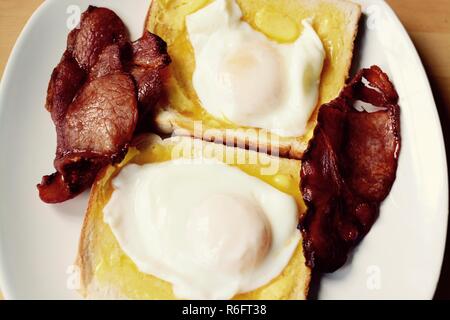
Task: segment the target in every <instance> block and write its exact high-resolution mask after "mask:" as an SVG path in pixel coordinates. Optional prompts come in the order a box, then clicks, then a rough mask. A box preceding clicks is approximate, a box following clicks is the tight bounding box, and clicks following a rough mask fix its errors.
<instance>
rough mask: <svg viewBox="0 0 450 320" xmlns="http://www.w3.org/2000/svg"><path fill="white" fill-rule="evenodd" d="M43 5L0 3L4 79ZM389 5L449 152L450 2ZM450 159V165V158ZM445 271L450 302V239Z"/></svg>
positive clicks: (440, 292) (441, 290) (395, 1)
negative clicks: (418, 66)
mask: <svg viewBox="0 0 450 320" xmlns="http://www.w3.org/2000/svg"><path fill="white" fill-rule="evenodd" d="M42 2H43V1H42V0H0V76H1V75H2V74H3V68H4V66H5V64H6V62H7V59H8V56H9V54H10V51H11V49H12V47H13V45H14V42H15V41H16V39H17V37H18V35H19V33H20V31H21V30H22V28H23V26H24V24H25V22H26V21H27V19H28V18H29V17H30V15H31V14H32V13H33V11H34V10H35V9H36V8H37V7H38V6H39V5H40V4H41V3H42ZM387 2H388V3H389V4H390V5H391V6H392V8H393V9H394V10H395V11H396V12H397V14H398V16H399V17H400V20H401V21H402V22H403V24H404V25H405V27H406V29H407V30H408V32H409V34H410V36H411V38H412V39H413V41H414V44H415V45H416V47H417V49H418V51H419V54H420V56H421V58H422V61H423V63H424V65H425V68H426V70H427V73H428V76H429V79H430V82H431V86H432V88H433V93H434V97H435V99H436V104H437V106H438V110H439V115H440V118H441V122H442V126H443V130H444V138H445V140H446V141H445V142H446V146H447V150H450V0H430V1H423V0H387ZM448 154H450V151H449V152H448ZM447 159H448V160H447V161H448V163H450V156H449V155H447ZM430 161H432V159H430ZM442 270H443V272H442V275H441V279H440V281H439V286H438V289H437V291H436V296H435V297H436V298H438V299H450V237H447V249H446V255H445V261H444V264H443V267H442Z"/></svg>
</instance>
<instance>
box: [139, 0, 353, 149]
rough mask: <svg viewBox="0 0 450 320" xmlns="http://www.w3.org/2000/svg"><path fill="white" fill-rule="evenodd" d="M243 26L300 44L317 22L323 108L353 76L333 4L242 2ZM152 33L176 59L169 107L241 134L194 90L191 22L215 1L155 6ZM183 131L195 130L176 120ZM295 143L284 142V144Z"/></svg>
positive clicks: (181, 0)
mask: <svg viewBox="0 0 450 320" xmlns="http://www.w3.org/2000/svg"><path fill="white" fill-rule="evenodd" d="M236 1H237V3H238V4H239V6H240V7H241V10H242V13H243V20H245V21H246V22H248V23H249V24H250V25H251V26H252V27H253V28H254V29H256V30H259V31H260V32H262V33H264V34H265V35H266V36H267V37H269V38H270V39H272V40H274V41H277V42H281V43H286V42H293V41H295V40H296V39H297V38H298V37H299V36H300V34H301V32H302V31H303V26H302V24H301V21H302V20H303V19H307V18H312V19H313V23H312V25H313V28H314V30H315V31H316V32H317V34H318V35H319V37H320V39H321V40H322V43H323V46H324V48H325V54H326V57H325V63H324V68H323V72H322V77H321V83H320V88H319V103H318V105H321V104H323V103H326V102H329V101H330V100H332V99H334V98H335V97H336V96H337V95H338V94H339V92H340V90H341V89H342V87H343V85H344V83H345V79H346V75H347V68H348V65H347V61H348V58H349V57H348V49H346V48H344V40H343V35H345V34H346V33H347V31H346V30H345V28H346V25H345V16H344V14H343V12H342V11H340V10H339V9H338V8H337V7H336V5H334V4H333V3H322V4H319V5H315V6H305V2H303V1H292V0H277V1H273V0H236ZM153 2H154V3H153V7H152V10H151V15H150V19H149V24H148V26H147V28H148V29H149V30H150V31H151V32H153V33H156V34H158V35H159V36H160V37H161V38H163V39H164V40H165V41H166V42H167V44H168V51H169V54H170V56H171V57H172V64H171V66H170V76H169V79H168V81H167V84H166V85H167V92H168V103H169V105H170V106H171V107H172V108H174V109H176V110H177V111H178V112H180V113H181V114H183V115H185V116H188V117H189V118H191V119H192V120H193V121H196V120H202V121H203V124H204V127H209V128H221V129H227V128H229V129H235V128H237V126H236V125H235V124H233V123H231V122H229V121H225V120H224V119H215V118H214V117H213V116H211V115H209V114H208V113H207V112H206V111H205V110H204V109H203V108H202V107H201V104H200V101H199V99H198V97H197V95H196V93H195V90H194V88H193V85H192V75H193V72H194V69H195V56H194V52H193V48H192V46H191V44H190V42H189V37H188V34H187V31H186V27H185V17H186V16H187V15H189V14H191V13H193V12H195V11H197V10H199V9H201V8H203V7H204V6H206V5H207V4H209V3H210V2H211V0H192V1H187V0H154V1H153ZM316 116H317V114H316V113H314V114H313V115H312V116H311V119H310V121H309V123H308V130H307V133H306V134H305V136H304V137H303V138H302V140H303V141H308V140H309V138H310V137H311V135H312V130H313V128H314V126H315V119H316ZM174 121H175V122H176V124H177V126H179V127H181V128H185V129H191V126H192V125H191V124H189V123H187V122H186V121H178V120H174ZM287 140H289V138H285V137H279V141H280V142H283V141H287Z"/></svg>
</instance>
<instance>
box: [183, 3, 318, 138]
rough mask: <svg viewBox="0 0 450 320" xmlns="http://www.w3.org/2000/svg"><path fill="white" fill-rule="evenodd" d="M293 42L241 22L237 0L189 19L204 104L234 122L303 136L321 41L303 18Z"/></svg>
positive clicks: (215, 5) (196, 82)
mask: <svg viewBox="0 0 450 320" xmlns="http://www.w3.org/2000/svg"><path fill="white" fill-rule="evenodd" d="M302 24H303V28H304V29H303V32H302V34H301V35H300V36H299V37H298V39H297V40H295V41H294V42H293V43H288V44H281V43H277V42H275V41H272V40H270V39H269V38H267V37H266V36H265V35H263V34H262V33H260V32H258V31H256V30H254V29H253V28H252V27H251V26H250V25H249V24H248V23H246V22H245V21H243V20H242V12H241V10H240V8H239V6H238V4H237V3H236V2H235V0H215V1H214V2H212V3H211V4H209V5H207V6H206V7H204V8H202V9H200V10H198V11H197V12H195V13H193V14H191V15H189V16H187V17H186V28H187V32H188V36H189V40H190V42H191V44H192V47H193V49H194V54H195V70H194V73H193V79H192V82H193V87H194V89H195V91H196V93H197V96H198V98H199V100H200V103H201V105H202V107H203V108H204V109H205V110H206V111H207V112H209V113H210V114H212V115H213V116H215V117H218V118H221V119H225V120H228V121H231V122H233V123H235V124H238V125H242V126H248V127H256V128H262V129H266V130H268V131H270V132H273V133H276V134H278V135H280V136H286V137H291V136H292V137H294V136H301V135H302V134H304V133H305V131H306V125H307V122H308V120H309V118H310V116H311V114H312V112H313V111H314V109H315V107H316V105H317V102H318V96H319V84H320V76H321V72H322V68H323V62H324V58H325V51H324V48H323V45H322V42H321V40H320V38H319V37H318V35H317V34H316V32H315V31H314V29H313V28H312V26H311V21H310V20H303V21H302Z"/></svg>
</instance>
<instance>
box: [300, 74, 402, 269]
mask: <svg viewBox="0 0 450 320" xmlns="http://www.w3.org/2000/svg"><path fill="white" fill-rule="evenodd" d="M361 102H363V103H366V108H367V104H370V105H371V106H370V105H369V108H371V109H372V110H371V112H367V111H365V110H364V111H357V110H356V109H355V104H361ZM373 106H375V108H373ZM399 152H400V108H399V106H398V95H397V92H396V91H395V89H394V87H393V85H392V83H391V82H390V81H389V78H388V76H387V75H386V74H385V73H383V72H382V71H381V69H380V68H379V67H377V66H372V67H371V68H370V69H363V70H361V71H359V72H358V74H357V75H356V76H355V77H354V78H353V79H352V80H351V81H350V83H349V84H348V85H347V86H346V87H345V88H344V89H343V91H342V92H341V94H340V96H339V97H338V98H336V99H335V100H333V101H331V102H330V103H328V104H325V105H323V106H322V107H321V108H320V110H319V115H318V123H317V126H316V128H315V130H314V137H313V139H312V140H311V141H310V144H309V147H308V149H307V151H306V153H305V155H304V158H303V160H302V169H301V183H300V184H301V186H300V187H301V191H302V194H303V199H304V200H305V203H306V204H307V207H308V210H307V214H306V215H305V217H304V219H303V220H302V221H301V222H300V225H299V228H300V230H301V232H302V235H303V246H304V251H305V256H306V260H307V264H308V265H309V266H310V267H311V268H313V269H314V270H317V271H320V272H332V271H335V270H336V269H338V268H339V267H341V266H342V265H343V264H344V263H345V261H346V260H347V256H348V253H349V251H350V249H351V248H352V247H354V246H355V245H356V244H358V242H359V241H361V239H362V238H363V237H364V236H365V235H366V234H367V233H368V232H369V230H370V228H371V227H372V225H373V223H374V222H375V220H376V218H377V217H378V213H379V207H380V204H381V202H382V201H383V200H384V199H385V198H386V196H387V195H388V194H389V192H390V190H391V187H392V184H393V183H394V180H395V177H396V171H397V162H398V157H399Z"/></svg>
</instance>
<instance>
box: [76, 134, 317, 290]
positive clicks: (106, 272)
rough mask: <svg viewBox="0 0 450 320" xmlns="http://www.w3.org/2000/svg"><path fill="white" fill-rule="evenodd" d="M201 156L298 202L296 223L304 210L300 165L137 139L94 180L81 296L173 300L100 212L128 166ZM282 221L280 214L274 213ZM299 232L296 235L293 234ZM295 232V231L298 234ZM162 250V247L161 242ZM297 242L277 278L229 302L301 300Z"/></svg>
mask: <svg viewBox="0 0 450 320" xmlns="http://www.w3.org/2000/svg"><path fill="white" fill-rule="evenodd" d="M199 155H201V156H202V157H204V158H209V159H216V160H219V161H223V162H225V163H226V164H227V165H230V166H233V167H236V168H238V169H239V170H241V171H243V172H244V173H245V174H247V175H250V176H253V177H256V178H258V179H261V180H262V181H264V182H265V183H267V184H269V185H270V186H271V187H274V188H275V189H277V190H280V191H281V192H283V193H285V194H287V195H290V196H292V197H293V198H294V199H295V202H296V203H297V208H298V218H300V217H301V216H302V215H303V213H304V212H305V206H304V203H303V200H302V198H301V195H300V191H299V188H298V185H299V171H300V166H301V165H300V161H297V160H290V159H281V158H276V157H272V156H269V155H267V154H262V153H257V152H254V151H248V150H243V149H238V148H232V147H226V146H223V145H220V144H214V143H209V142H204V141H200V140H196V139H192V138H189V137H174V138H170V139H166V140H161V139H160V138H159V137H157V136H155V135H150V136H146V137H144V138H141V139H140V141H139V142H138V143H137V145H136V147H132V148H131V149H130V151H129V152H128V154H127V156H126V158H125V159H124V161H123V162H122V163H120V164H118V165H115V166H109V167H107V168H105V169H104V170H103V172H102V174H101V175H99V177H98V178H97V180H96V181H95V183H94V185H93V188H92V192H91V196H90V200H89V206H88V209H87V214H86V217H85V221H84V224H83V229H82V233H81V239H80V244H79V253H78V259H77V264H78V266H79V267H80V270H81V284H82V287H81V293H82V295H83V296H84V297H87V298H100V299H116V298H128V299H175V298H176V297H175V295H174V292H173V290H172V285H171V284H170V283H168V282H166V281H163V280H161V279H158V278H157V277H155V276H152V275H150V274H146V273H143V272H141V271H139V269H138V268H137V266H136V264H135V263H134V262H133V261H132V259H130V257H128V256H127V255H126V254H125V253H124V251H123V250H122V249H121V246H120V245H119V243H118V241H117V239H116V238H115V236H114V234H113V232H112V230H111V228H110V227H109V225H108V224H106V223H105V222H104V216H103V209H104V207H105V205H106V203H107V202H108V201H109V200H110V197H111V194H112V192H113V186H112V183H111V181H112V180H113V178H114V177H116V176H117V174H118V173H119V172H120V171H121V170H123V168H124V167H127V165H130V164H133V163H134V164H139V165H143V164H146V163H156V162H158V163H163V162H165V161H168V160H170V159H174V158H179V159H189V158H195V157H198V156H199ZM278 214H279V215H280V218H283V214H285V213H284V212H278ZM297 231H298V230H297ZM298 232H299V231H298ZM160 245H161V246H163V245H164V243H160ZM310 272H311V271H310V269H309V268H308V267H307V266H306V265H305V258H304V255H303V248H302V243H301V241H300V242H299V243H298V245H297V247H296V249H295V251H294V252H293V254H292V257H291V258H290V260H289V263H288V264H287V265H286V267H285V268H284V269H283V270H282V272H281V274H279V275H278V276H277V277H275V278H274V279H273V280H272V281H270V282H269V283H267V284H265V285H263V286H262V287H260V288H258V289H256V290H253V291H251V292H246V293H242V294H239V295H237V296H235V297H234V299H305V298H306V296H307V293H308V288H309V282H310Z"/></svg>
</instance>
